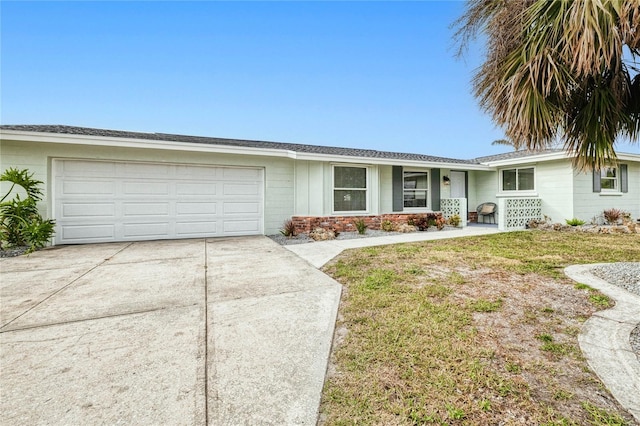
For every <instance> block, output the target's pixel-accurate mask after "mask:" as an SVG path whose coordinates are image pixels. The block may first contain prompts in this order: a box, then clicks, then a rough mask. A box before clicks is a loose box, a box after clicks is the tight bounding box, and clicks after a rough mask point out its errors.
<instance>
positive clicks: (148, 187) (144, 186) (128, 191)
mask: <svg viewBox="0 0 640 426" xmlns="http://www.w3.org/2000/svg"><path fill="white" fill-rule="evenodd" d="M123 192H124V195H169V183H168V182H125V183H124V187H123Z"/></svg>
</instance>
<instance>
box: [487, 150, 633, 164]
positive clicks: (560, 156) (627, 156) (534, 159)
mask: <svg viewBox="0 0 640 426" xmlns="http://www.w3.org/2000/svg"><path fill="white" fill-rule="evenodd" d="M571 158H572V156H570V155H568V154H567V153H566V152H564V151H560V152H553V153H548V154H540V155H530V156H528V157H518V158H508V159H504V160H495V161H485V162H482V163H481V164H484V165H487V166H490V167H494V168H495V167H504V166H514V165H518V164H530V163H539V162H542V161H554V160H571ZM620 160H622V161H636V162H640V154H631V153H627V152H620V153H618V161H620Z"/></svg>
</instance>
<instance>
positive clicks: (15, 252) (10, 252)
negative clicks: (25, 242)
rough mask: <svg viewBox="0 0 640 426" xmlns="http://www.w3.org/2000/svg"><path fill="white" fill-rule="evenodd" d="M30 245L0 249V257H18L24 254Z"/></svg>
mask: <svg viewBox="0 0 640 426" xmlns="http://www.w3.org/2000/svg"><path fill="white" fill-rule="evenodd" d="M28 249H29V247H27V246H19V247H11V248H10V249H6V250H4V249H2V250H0V258H1V257H16V256H21V255H23V254H24V253H25V252H26V251H27V250H28Z"/></svg>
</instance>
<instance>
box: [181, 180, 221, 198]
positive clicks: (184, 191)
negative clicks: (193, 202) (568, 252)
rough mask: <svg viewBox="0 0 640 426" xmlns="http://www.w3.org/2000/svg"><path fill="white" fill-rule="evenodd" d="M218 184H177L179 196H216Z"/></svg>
mask: <svg viewBox="0 0 640 426" xmlns="http://www.w3.org/2000/svg"><path fill="white" fill-rule="evenodd" d="M216 189H217V188H216V184H215V183H212V182H189V183H178V184H176V194H177V195H216V192H217V191H216Z"/></svg>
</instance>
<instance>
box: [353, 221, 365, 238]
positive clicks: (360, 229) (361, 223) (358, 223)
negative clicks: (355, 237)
mask: <svg viewBox="0 0 640 426" xmlns="http://www.w3.org/2000/svg"><path fill="white" fill-rule="evenodd" d="M353 224H354V225H355V227H356V229H357V230H358V234H360V235H364V233H365V232H367V224H366V223H365V221H364V219H358V220H356V221H355V222H353Z"/></svg>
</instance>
